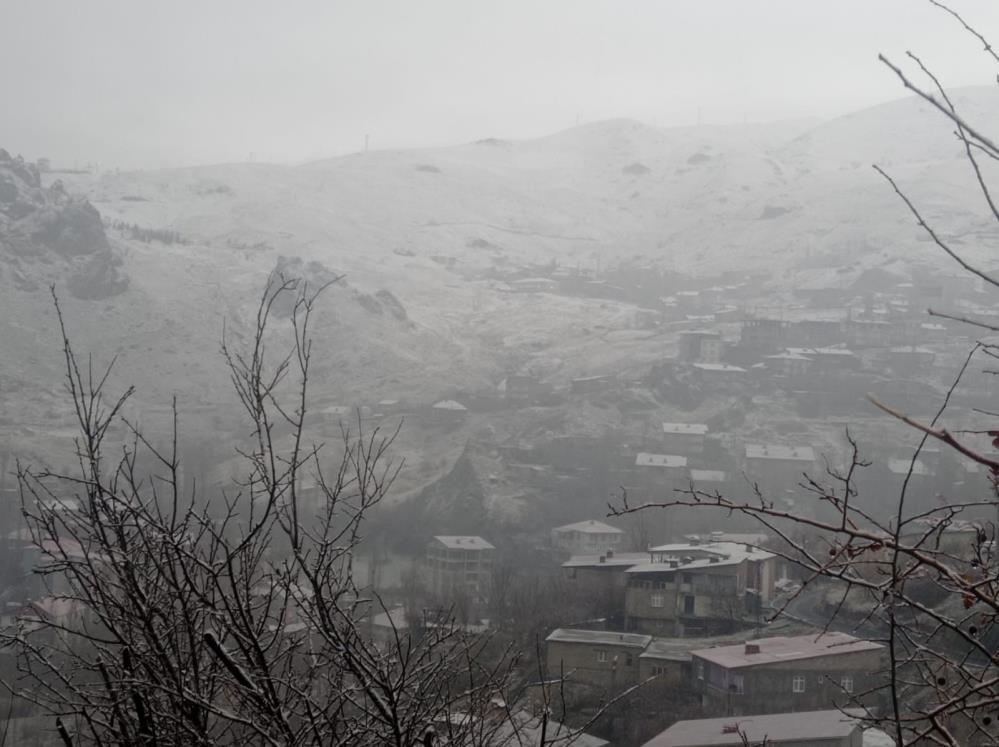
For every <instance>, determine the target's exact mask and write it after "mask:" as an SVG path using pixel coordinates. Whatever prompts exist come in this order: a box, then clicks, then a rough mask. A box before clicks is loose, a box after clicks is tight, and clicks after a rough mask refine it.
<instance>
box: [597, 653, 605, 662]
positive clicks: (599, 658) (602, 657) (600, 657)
mask: <svg viewBox="0 0 999 747" xmlns="http://www.w3.org/2000/svg"><path fill="white" fill-rule="evenodd" d="M597 661H599V662H600V663H601V664H604V663H606V662H607V652H606V651H597Z"/></svg>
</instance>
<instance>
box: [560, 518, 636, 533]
mask: <svg viewBox="0 0 999 747" xmlns="http://www.w3.org/2000/svg"><path fill="white" fill-rule="evenodd" d="M552 531H553V532H582V533H583V534H624V531H623V530H621V529H618V528H617V527H612V526H611V525H610V524H605V523H604V522H602V521H597V520H595V519H590V520H589V521H577V522H576V523H575V524H566V525H565V526H561V527H555V528H554V529H552Z"/></svg>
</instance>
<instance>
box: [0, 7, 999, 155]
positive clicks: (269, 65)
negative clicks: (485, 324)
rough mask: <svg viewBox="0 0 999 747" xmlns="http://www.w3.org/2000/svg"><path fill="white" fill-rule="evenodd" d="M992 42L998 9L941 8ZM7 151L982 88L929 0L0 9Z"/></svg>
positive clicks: (299, 144)
mask: <svg viewBox="0 0 999 747" xmlns="http://www.w3.org/2000/svg"><path fill="white" fill-rule="evenodd" d="M953 4H954V7H955V8H956V9H957V10H959V11H960V12H962V13H963V14H964V15H965V16H966V18H968V19H969V20H971V21H973V22H974V23H975V24H976V25H978V26H979V30H981V31H983V32H985V33H986V35H990V34H991V36H992V37H993V38H996V39H999V3H997V2H995V0H953ZM0 18H2V22H0V91H2V92H3V104H2V114H0V147H4V148H6V149H8V150H10V151H12V152H14V153H23V154H24V156H25V157H27V158H35V157H38V156H43V155H44V156H49V157H51V158H52V159H53V160H54V161H55V162H57V163H58V164H60V165H66V166H70V165H81V164H84V163H87V162H97V163H99V164H100V165H101V167H103V168H112V167H115V166H118V167H122V168H132V167H153V166H167V165H191V164H197V163H211V162H222V161H244V160H247V159H248V157H249V155H250V154H251V153H253V154H254V155H255V157H256V159H257V160H261V161H263V160H270V161H302V160H307V159H312V158H319V157H323V156H331V155H337V154H342V153H347V152H352V151H356V150H360V149H362V148H363V146H364V138H365V135H366V134H367V135H370V138H371V147H372V148H373V149H374V148H395V147H413V146H432V145H446V144H452V143H459V142H467V141H470V140H475V139H479V138H483V137H503V138H524V137H534V136H539V135H545V134H548V133H551V132H554V131H557V130H561V129H565V128H567V127H571V126H572V125H574V124H575V123H576V121H577V120H578V121H580V122H589V121H594V120H599V119H606V118H612V117H633V118H636V119H639V120H642V121H645V122H648V123H650V124H653V123H654V124H658V125H660V126H663V125H688V124H694V123H695V122H696V121H697V120H698V112H700V117H701V120H702V121H704V122H706V123H713V124H724V123H738V122H742V121H769V120H775V119H785V118H798V117H828V116H834V115H839V114H845V113H848V112H849V111H851V110H855V109H858V108H863V107H865V106H869V105H872V104H875V103H878V102H881V101H886V100H890V99H893V98H899V97H901V96H902V95H903V94H904V91H902V89H901V87H900V85H899V84H898V82H897V80H896V79H894V78H893V76H892V75H891V73H890V71H888V70H887V69H886V68H884V67H883V66H881V65H880V64H879V63H878V62H877V61H876V56H877V53H878V52H884V53H885V54H887V55H889V56H890V57H892V58H894V59H895V60H896V61H898V62H901V61H903V57H904V52H905V50H906V49H912V50H913V51H915V52H917V53H919V54H920V55H921V56H922V57H923V58H924V60H925V61H926V62H927V63H928V64H930V65H931V66H932V67H933V69H934V70H935V71H936V72H937V73H938V74H939V75H940V76H941V77H942V78H943V80H944V81H945V83H946V84H948V85H953V86H958V85H969V84H982V83H988V82H990V81H994V80H995V73H996V69H995V67H993V66H990V64H989V59H988V57H987V56H986V55H985V53H984V52H982V50H981V47H980V45H978V44H977V43H974V42H973V40H972V39H971V38H970V37H969V36H968V35H967V34H966V32H964V31H963V30H962V29H961V28H960V27H959V26H958V25H957V24H956V23H955V22H953V21H952V20H951V19H950V18H949V17H947V16H945V15H944V14H943V13H942V12H941V11H939V10H937V9H935V8H933V7H931V6H930V5H929V4H928V3H927V2H924V1H923V0H836V2H826V1H822V2H820V1H819V0H698V1H697V2H689V1H687V2H681V1H680V0H548V1H544V0H497V1H496V2H482V1H480V0H393V1H388V0H358V1H357V2H336V1H332V0H290V1H288V2H273V1H265V0H209V1H207V2H206V1H204V0H200V1H194V0H171V2H146V1H140V2H135V1H134V0H86V1H85V2H83V1H81V0H0Z"/></svg>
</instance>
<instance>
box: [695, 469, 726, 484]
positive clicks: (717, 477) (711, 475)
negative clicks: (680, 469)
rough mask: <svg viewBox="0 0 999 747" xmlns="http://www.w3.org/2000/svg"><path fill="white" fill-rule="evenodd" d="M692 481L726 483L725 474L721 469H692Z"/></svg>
mask: <svg viewBox="0 0 999 747" xmlns="http://www.w3.org/2000/svg"><path fill="white" fill-rule="evenodd" d="M690 479H691V480H693V481H694V482H725V473H724V472H722V471H721V470H720V469H692V470H690Z"/></svg>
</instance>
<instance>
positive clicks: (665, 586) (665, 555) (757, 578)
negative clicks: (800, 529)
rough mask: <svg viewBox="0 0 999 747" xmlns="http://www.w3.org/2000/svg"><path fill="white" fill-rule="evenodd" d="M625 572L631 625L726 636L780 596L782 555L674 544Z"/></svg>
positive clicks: (712, 545)
mask: <svg viewBox="0 0 999 747" xmlns="http://www.w3.org/2000/svg"><path fill="white" fill-rule="evenodd" d="M649 554H650V561H649V562H645V563H641V564H638V565H634V566H632V567H631V568H629V569H627V571H625V577H626V579H627V587H626V590H625V608H624V614H625V625H626V627H627V629H629V630H637V631H641V632H645V633H659V634H669V635H685V634H689V633H691V632H695V631H696V632H700V633H704V632H725V631H729V630H733V629H736V628H739V627H741V626H743V625H744V624H745V623H746V621H747V620H752V619H753V618H754V616H759V614H760V612H761V610H762V608H763V606H764V605H765V604H767V603H768V602H769V601H770V600H771V599H772V598H773V594H774V582H775V581H776V578H775V576H776V560H777V559H776V556H775V555H774V554H773V553H769V552H766V551H765V550H761V549H759V548H756V547H753V546H751V545H738V544H734V543H728V542H717V543H710V544H706V545H702V544H699V543H698V544H671V545H661V546H659V547H653V548H650V550H649Z"/></svg>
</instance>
